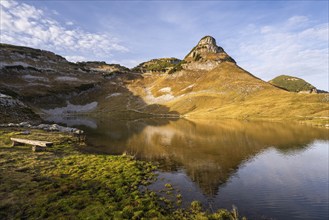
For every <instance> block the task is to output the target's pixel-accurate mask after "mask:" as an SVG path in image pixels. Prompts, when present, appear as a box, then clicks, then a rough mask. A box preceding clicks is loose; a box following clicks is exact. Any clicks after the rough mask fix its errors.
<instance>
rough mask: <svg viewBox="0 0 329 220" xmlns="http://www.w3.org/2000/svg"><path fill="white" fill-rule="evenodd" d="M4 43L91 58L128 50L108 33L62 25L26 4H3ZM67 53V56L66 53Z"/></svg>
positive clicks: (2, 34)
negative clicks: (92, 31)
mask: <svg viewBox="0 0 329 220" xmlns="http://www.w3.org/2000/svg"><path fill="white" fill-rule="evenodd" d="M0 5H1V18H0V31H1V39H0V40H1V42H2V43H9V44H15V45H22V46H30V47H37V48H42V49H46V50H51V51H54V52H60V53H61V54H62V55H64V56H65V55H66V56H73V55H75V56H76V54H79V56H80V57H87V58H91V59H95V58H100V57H109V56H111V54H112V53H113V52H127V51H128V49H127V48H126V47H125V46H123V45H121V43H120V42H119V41H118V40H117V39H116V38H114V37H111V36H110V35H109V34H107V33H91V32H88V31H84V30H81V29H79V28H74V27H73V26H72V25H71V24H73V23H72V22H67V23H66V25H65V24H61V23H60V22H58V21H56V20H55V19H53V18H51V17H50V16H49V15H47V14H46V13H45V11H43V10H40V9H37V8H35V7H34V6H31V5H29V4H26V3H20V2H16V1H1V2H0ZM63 53H64V54H63Z"/></svg>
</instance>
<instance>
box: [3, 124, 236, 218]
mask: <svg viewBox="0 0 329 220" xmlns="http://www.w3.org/2000/svg"><path fill="white" fill-rule="evenodd" d="M24 130H26V129H24V128H20V127H9V128H0V134H1V135H0V164H1V165H2V169H1V171H0V172H1V175H0V179H1V182H2V184H1V188H0V199H1V201H2V203H1V206H0V217H1V218H4V219H12V218H27V219H35V218H73V219H75V218H77V219H78V218H89V217H93V218H97V217H99V218H119V219H141V218H161V219H197V218H200V217H202V218H204V219H227V218H232V219H240V218H239V217H238V214H237V210H236V209H233V210H232V211H228V210H225V209H221V210H218V211H216V212H214V213H210V212H209V211H207V210H203V209H202V205H201V204H200V203H199V202H197V201H194V202H192V203H191V205H190V206H189V207H187V208H181V207H180V204H181V203H182V200H183V198H182V197H181V195H179V194H178V195H175V194H173V193H172V192H173V188H172V187H170V186H171V185H170V184H169V185H168V184H165V186H164V190H165V191H166V194H167V195H170V196H169V197H163V196H160V194H158V192H154V191H151V190H149V189H148V188H147V186H148V185H149V184H150V183H152V182H154V181H155V180H156V174H155V171H156V170H157V167H156V166H154V165H153V164H152V163H150V162H145V161H140V160H136V159H135V158H133V157H131V156H127V155H120V156H114V155H97V154H90V153H88V154H87V153H82V151H80V149H81V148H83V147H85V146H86V145H85V143H84V142H81V141H80V142H79V141H78V139H77V138H76V137H74V136H72V134H70V133H63V132H58V131H52V132H49V131H44V130H39V129H31V130H30V133H29V134H24V133H23V131H24ZM11 137H20V138H26V139H36V140H44V141H52V142H53V143H54V146H53V147H50V148H47V149H46V151H43V152H38V153H36V152H32V151H31V148H30V146H15V147H11V141H10V138H11ZM23 198H24V199H23ZM235 217H236V218H235Z"/></svg>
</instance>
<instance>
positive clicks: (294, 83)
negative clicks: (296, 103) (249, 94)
mask: <svg viewBox="0 0 329 220" xmlns="http://www.w3.org/2000/svg"><path fill="white" fill-rule="evenodd" d="M269 83H271V84H273V85H275V86H278V87H280V88H283V89H286V90H288V91H290V92H300V91H311V90H312V89H315V87H314V86H313V85H311V84H310V83H308V82H306V81H305V80H303V79H300V78H298V77H293V76H287V75H280V76H277V77H275V78H274V79H272V80H270V81H269Z"/></svg>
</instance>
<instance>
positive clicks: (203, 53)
mask: <svg viewBox="0 0 329 220" xmlns="http://www.w3.org/2000/svg"><path fill="white" fill-rule="evenodd" d="M184 60H185V61H186V62H191V61H199V62H202V61H210V60H211V61H217V62H222V61H229V62H233V63H235V61H234V59H233V58H231V57H230V56H229V55H228V54H227V53H226V52H225V51H224V49H223V48H222V47H219V46H217V44H216V40H215V38H213V37H211V36H205V37H203V38H202V39H201V40H200V41H199V43H198V44H197V45H196V46H195V47H194V48H193V49H192V50H191V52H190V53H188V54H187V55H186V57H185V58H184Z"/></svg>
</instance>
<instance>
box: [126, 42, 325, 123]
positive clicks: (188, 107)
mask: <svg viewBox="0 0 329 220" xmlns="http://www.w3.org/2000/svg"><path fill="white" fill-rule="evenodd" d="M215 43H216V41H215V40H214V39H213V38H212V37H209V36H207V37H205V38H203V39H201V40H200V42H199V43H198V45H197V46H196V47H194V49H192V51H191V52H190V53H189V54H188V55H187V56H186V57H185V59H184V60H183V62H181V63H180V64H179V65H180V68H178V69H179V70H177V71H175V72H172V73H171V74H166V75H163V76H161V77H154V76H150V77H147V76H145V77H144V78H143V79H141V80H140V81H139V82H137V83H135V84H131V85H129V87H128V88H129V89H130V90H131V91H133V93H134V94H135V95H138V96H140V97H142V98H143V100H144V101H145V102H147V103H148V104H156V103H158V104H162V105H165V106H168V107H169V108H170V109H171V110H173V111H177V112H179V113H180V114H181V115H183V116H184V117H189V118H221V117H225V118H243V119H245V118H249V119H277V120H280V119H292V120H303V121H305V120H309V119H311V120H313V121H322V123H328V122H327V120H328V116H329V104H328V101H329V96H328V95H323V94H317V95H313V94H292V93H289V92H287V91H285V90H282V89H280V88H277V87H275V86H273V85H271V84H270V83H267V82H264V81H262V80H260V79H258V78H257V77H255V76H253V75H252V74H250V73H249V72H247V71H245V70H244V69H242V68H240V67H239V66H238V65H236V62H235V61H234V60H233V59H232V58H231V57H230V56H229V55H228V54H226V53H225V51H224V50H223V49H222V48H221V47H218V46H217V45H215ZM193 57H198V58H197V59H194V58H193Z"/></svg>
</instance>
